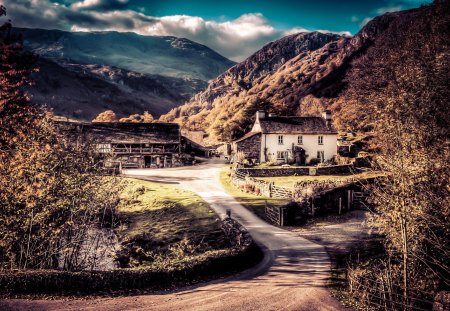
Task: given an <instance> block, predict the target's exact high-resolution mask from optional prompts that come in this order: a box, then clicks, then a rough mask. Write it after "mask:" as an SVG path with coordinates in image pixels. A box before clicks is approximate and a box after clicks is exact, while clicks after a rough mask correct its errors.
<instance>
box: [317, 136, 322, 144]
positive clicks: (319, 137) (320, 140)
mask: <svg viewBox="0 0 450 311" xmlns="http://www.w3.org/2000/svg"><path fill="white" fill-rule="evenodd" d="M318 142H319V145H323V136H318Z"/></svg>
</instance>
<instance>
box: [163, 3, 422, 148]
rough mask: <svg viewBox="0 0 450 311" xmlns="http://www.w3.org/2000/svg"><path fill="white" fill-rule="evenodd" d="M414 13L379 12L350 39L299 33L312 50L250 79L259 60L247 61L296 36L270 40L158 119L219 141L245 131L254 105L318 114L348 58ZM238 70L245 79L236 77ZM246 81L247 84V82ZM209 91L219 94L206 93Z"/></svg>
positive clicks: (341, 80) (337, 88) (336, 88)
mask: <svg viewBox="0 0 450 311" xmlns="http://www.w3.org/2000/svg"><path fill="white" fill-rule="evenodd" d="M415 11H416V10H409V11H402V12H394V13H386V14H384V15H381V16H378V17H376V18H374V19H373V20H372V21H370V22H369V23H368V24H367V25H366V26H364V27H363V28H362V29H361V30H360V32H358V33H357V34H356V35H355V36H353V37H351V38H349V37H345V36H338V35H332V34H328V36H329V37H328V39H329V40H318V39H323V36H326V34H322V35H319V34H320V33H317V32H312V33H306V34H305V33H303V37H302V38H301V39H302V40H304V41H305V40H315V42H314V43H315V44H314V45H313V47H314V48H305V49H304V50H302V51H300V52H299V51H292V50H289V51H288V53H289V55H292V57H291V58H290V59H287V60H286V59H285V60H283V61H282V62H278V63H277V62H274V63H272V64H271V65H272V66H271V67H270V68H269V70H268V71H266V72H265V74H263V75H261V76H260V77H258V78H257V79H252V76H251V74H248V73H250V72H251V70H248V69H245V67H246V66H247V65H248V64H249V63H250V65H251V66H253V68H256V67H258V66H259V63H258V61H255V62H256V63H253V64H252V63H251V61H249V60H258V59H261V58H262V59H265V58H267V57H269V56H270V55H271V49H270V48H271V47H272V46H276V45H277V44H278V45H281V43H283V42H284V43H286V42H289V40H291V41H292V38H294V37H293V36H296V35H293V36H292V35H291V36H287V37H284V38H282V39H280V40H277V41H275V42H272V43H269V44H268V45H266V46H265V47H263V48H262V49H261V50H259V51H257V52H256V53H254V54H253V55H252V56H250V57H249V58H248V59H247V60H245V61H244V62H241V63H239V64H236V65H235V66H233V67H232V68H230V69H229V70H227V71H226V72H225V73H224V74H222V75H220V76H219V77H218V78H216V79H215V80H212V81H210V83H209V85H208V87H207V88H206V90H204V91H202V92H200V93H199V94H196V95H194V96H193V97H192V98H191V100H190V101H188V102H187V103H186V104H184V105H182V106H180V107H177V108H174V109H173V110H171V111H170V112H169V113H168V114H166V115H163V116H162V117H161V119H162V120H165V121H176V122H179V123H181V124H182V125H183V126H185V127H187V128H192V129H197V130H199V129H201V130H205V131H206V132H208V133H209V134H210V141H211V142H217V141H229V140H232V139H235V138H237V137H239V136H241V135H243V134H244V133H245V132H247V131H249V130H250V127H251V124H252V122H253V119H254V113H255V111H256V110H258V109H266V110H269V111H271V112H274V113H277V114H280V115H318V114H319V113H320V112H321V111H322V110H323V109H325V108H328V107H329V106H330V105H331V104H332V102H331V101H332V100H330V99H334V98H336V97H337V96H338V94H339V93H341V92H342V90H343V89H344V88H345V85H346V81H345V76H346V73H347V71H348V70H349V68H350V66H351V62H352V59H353V58H355V57H358V56H359V55H360V54H363V53H364V50H365V49H367V48H369V47H370V46H371V44H372V42H373V41H374V40H375V38H376V37H377V36H378V34H379V33H380V32H383V31H385V30H386V29H387V28H388V27H389V25H390V23H391V22H392V21H393V20H395V19H396V18H398V17H399V16H401V15H403V14H411V13H412V12H415ZM298 35H302V34H297V36H298ZM306 47H309V46H308V45H306ZM291 49H292V46H291ZM295 52H297V53H295ZM243 68H244V69H243ZM234 71H236V73H234V75H235V76H237V77H239V78H238V79H236V80H234V81H233V80H232V79H231V80H230V81H226V79H224V77H226V76H227V75H230V72H234ZM241 73H242V74H243V77H242V76H241V77H240V75H241ZM247 81H250V82H251V83H250V84H246V82H247ZM239 82H241V83H239ZM217 90H218V92H217ZM213 92H216V95H217V94H218V95H217V96H210V93H211V94H212V93H213Z"/></svg>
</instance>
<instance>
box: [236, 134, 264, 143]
mask: <svg viewBox="0 0 450 311" xmlns="http://www.w3.org/2000/svg"><path fill="white" fill-rule="evenodd" d="M260 134H261V132H249V133H247V134H245V135H244V136H242V137H241V138H239V139H238V140H235V141H234V142H235V143H238V142H240V141H243V140H246V139H247V138H250V137H253V136H255V135H260Z"/></svg>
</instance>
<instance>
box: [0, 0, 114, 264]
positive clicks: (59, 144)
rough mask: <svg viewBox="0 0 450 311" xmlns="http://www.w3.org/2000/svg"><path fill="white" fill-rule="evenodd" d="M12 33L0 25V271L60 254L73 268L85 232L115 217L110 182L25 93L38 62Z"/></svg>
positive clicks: (56, 261)
mask: <svg viewBox="0 0 450 311" xmlns="http://www.w3.org/2000/svg"><path fill="white" fill-rule="evenodd" d="M5 13H6V9H5V8H4V7H0V15H4V14H5ZM5 25H6V26H5ZM10 28H11V24H10V22H7V23H6V24H4V25H3V26H1V27H0V236H1V239H0V269H7V268H8V269H17V268H19V269H26V268H55V267H57V266H58V265H59V263H60V259H61V256H62V255H64V253H66V254H67V255H68V256H65V257H64V256H63V257H64V258H65V260H64V264H63V267H64V268H66V269H71V270H74V269H79V268H80V265H79V262H78V261H77V258H78V257H79V256H77V255H78V253H79V250H80V247H79V246H80V245H81V244H82V243H83V242H84V241H85V240H86V239H87V238H88V234H87V233H88V230H89V229H90V228H92V227H93V225H94V224H98V223H101V222H102V220H103V219H104V215H113V214H114V207H115V204H116V203H117V202H116V194H115V193H117V191H116V183H115V181H114V180H113V179H110V180H105V179H104V178H103V177H101V176H100V175H98V174H97V172H98V165H97V164H98V160H97V159H96V157H95V156H94V154H93V153H92V152H91V150H92V149H91V148H90V146H88V145H87V146H84V147H83V148H81V147H80V146H77V145H76V144H75V143H74V142H76V141H77V140H76V138H73V137H69V136H67V135H66V134H65V132H64V131H61V130H60V129H59V128H58V127H56V126H55V123H54V122H53V121H52V120H51V118H50V115H49V114H48V113H47V112H46V111H45V110H44V109H43V108H42V107H39V106H36V105H34V104H33V103H32V102H31V101H30V100H29V98H28V96H27V95H26V94H25V93H24V92H23V86H25V85H26V84H27V83H29V80H28V74H29V73H30V71H31V65H32V64H33V62H34V60H35V59H36V57H35V56H34V55H32V54H29V53H25V52H23V51H22V44H21V40H20V37H17V36H13V35H11V34H10V32H9V29H10ZM107 211H108V212H107Z"/></svg>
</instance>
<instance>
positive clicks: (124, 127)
mask: <svg viewBox="0 0 450 311" xmlns="http://www.w3.org/2000/svg"><path fill="white" fill-rule="evenodd" d="M57 123H58V124H59V125H60V126H62V127H63V128H65V129H66V130H69V131H70V132H71V134H72V135H76V136H77V141H80V140H79V139H80V138H81V139H82V141H83V142H88V143H89V144H92V145H93V146H94V150H95V151H96V152H97V153H98V154H99V155H101V156H102V157H103V158H104V165H105V167H119V168H120V169H121V168H162V167H173V166H180V165H182V164H183V159H182V155H181V151H182V150H181V149H182V146H181V135H180V126H179V125H178V124H176V123H120V122H95V123H90V122H60V121H58V122H57Z"/></svg>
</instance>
